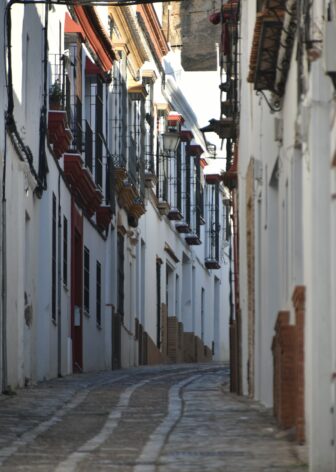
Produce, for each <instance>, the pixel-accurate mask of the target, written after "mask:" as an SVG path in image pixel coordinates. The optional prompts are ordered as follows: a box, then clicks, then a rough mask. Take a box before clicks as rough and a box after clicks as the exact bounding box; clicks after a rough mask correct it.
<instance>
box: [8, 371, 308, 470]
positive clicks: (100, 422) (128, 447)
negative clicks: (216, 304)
mask: <svg viewBox="0 0 336 472" xmlns="http://www.w3.org/2000/svg"><path fill="white" fill-rule="evenodd" d="M227 383H228V369H227V368H226V366H223V365H221V364H216V363H213V364H206V365H195V364H190V365H171V366H158V367H151V368H148V367H142V368H133V369H128V370H123V371H113V372H102V373H97V374H82V375H78V376H73V377H67V378H64V379H59V380H54V381H51V382H44V383H42V384H40V385H38V386H36V387H34V388H28V389H24V390H22V391H19V392H18V395H17V396H14V397H10V398H4V397H0V461H1V462H0V469H1V471H4V472H21V471H24V472H49V471H50V472H54V471H56V472H75V471H77V472H93V471H94V472H96V471H97V472H98V471H102V472H104V471H109V472H110V471H112V472H184V471H185V472H188V471H190V472H207V471H209V472H217V471H218V472H247V471H248V472H307V470H308V469H307V468H306V467H305V466H304V465H303V464H302V463H301V462H300V461H299V460H298V457H297V455H296V451H297V449H296V448H295V446H294V444H293V443H290V442H288V440H287V439H286V437H284V433H283V432H280V431H279V430H278V429H277V428H276V425H275V422H274V420H273V418H272V415H271V412H270V411H269V410H266V409H265V408H263V407H261V406H260V405H259V404H257V403H256V402H251V401H250V400H248V399H245V398H241V397H237V396H234V395H231V394H230V393H229V392H228V388H227Z"/></svg>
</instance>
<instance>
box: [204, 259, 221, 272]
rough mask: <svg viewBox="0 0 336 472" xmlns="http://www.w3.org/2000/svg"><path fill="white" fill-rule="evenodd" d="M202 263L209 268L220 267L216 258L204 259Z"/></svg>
mask: <svg viewBox="0 0 336 472" xmlns="http://www.w3.org/2000/svg"><path fill="white" fill-rule="evenodd" d="M204 265H205V267H206V268H207V269H209V270H218V269H220V268H221V265H220V263H219V262H218V261H217V260H216V259H205V261H204Z"/></svg>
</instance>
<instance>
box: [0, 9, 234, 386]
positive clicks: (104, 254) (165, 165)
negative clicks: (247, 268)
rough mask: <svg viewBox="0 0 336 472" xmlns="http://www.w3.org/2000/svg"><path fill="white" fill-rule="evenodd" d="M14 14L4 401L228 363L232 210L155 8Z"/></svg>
mask: <svg viewBox="0 0 336 472" xmlns="http://www.w3.org/2000/svg"><path fill="white" fill-rule="evenodd" d="M1 8H2V11H1V13H3V15H4V14H5V12H4V11H3V10H4V7H1ZM7 18H8V21H7V24H6V36H5V37H6V54H7V66H6V68H4V67H2V68H1V70H2V71H4V72H2V75H1V78H0V80H1V83H0V85H1V87H0V88H1V96H0V99H1V103H2V104H3V109H5V110H6V132H5V133H2V135H1V138H0V153H1V165H2V167H1V175H2V176H4V177H3V178H4V180H3V181H2V183H3V189H4V192H5V193H4V196H5V198H4V199H3V212H2V216H1V217H2V231H1V247H2V251H1V257H2V271H1V273H2V278H3V291H2V304H1V343H2V351H1V380H2V389H3V391H7V390H8V389H10V388H16V387H17V386H23V385H28V384H30V383H31V382H35V381H40V380H43V379H47V378H51V377H56V376H62V375H67V374H71V373H72V372H82V371H91V370H101V369H110V368H120V367H128V366H134V365H138V364H152V363H159V362H184V361H191V362H195V361H210V360H211V359H212V358H214V359H216V360H226V359H228V348H229V346H228V319H229V311H228V304H227V299H228V278H229V271H228V267H229V265H228V261H227V258H228V256H227V251H228V249H227V248H228V244H229V243H228V240H227V238H226V233H225V231H228V225H229V223H228V221H229V219H228V212H229V209H228V207H227V206H225V205H224V203H223V200H224V191H223V188H222V187H221V185H220V183H219V181H218V182H217V183H215V184H212V183H210V184H207V183H206V181H205V178H204V168H205V167H206V165H207V162H206V159H205V157H203V156H205V155H206V154H204V151H203V148H202V144H203V143H202V137H201V136H200V133H199V131H198V125H197V119H196V117H195V115H194V114H193V112H192V110H191V108H190V107H189V105H188V103H187V101H186V100H185V99H184V96H183V91H181V90H180V88H179V85H178V83H176V81H175V79H174V78H173V77H170V76H169V75H168V74H166V71H165V69H164V65H163V57H164V56H165V55H166V54H167V53H168V52H169V46H168V44H167V42H166V39H165V37H164V35H163V34H162V31H161V28H160V22H159V20H158V17H157V16H156V14H155V10H154V8H153V6H152V5H144V6H138V7H135V6H134V7H123V8H118V7H110V8H107V7H91V6H85V7H82V6H75V7H72V8H69V9H68V8H66V7H62V6H51V7H50V8H49V6H44V5H34V4H31V5H17V4H15V3H14V4H13V5H12V6H11V8H9V9H8V10H7ZM10 21H12V23H13V24H14V22H15V28H14V27H12V28H11V24H10ZM1 40H2V38H1ZM5 83H6V84H7V92H8V93H5V92H6V88H5ZM1 120H3V117H1V118H0V125H1V129H3V130H4V128H5V124H4V122H3V121H1ZM169 133H170V136H169ZM163 135H168V138H169V137H172V135H177V136H178V138H179V140H180V141H179V144H178V147H177V149H176V150H174V151H169V150H167V148H166V147H163ZM3 136H5V140H3Z"/></svg>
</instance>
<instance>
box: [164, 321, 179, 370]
mask: <svg viewBox="0 0 336 472" xmlns="http://www.w3.org/2000/svg"><path fill="white" fill-rule="evenodd" d="M178 334H179V333H178V320H177V318H176V316H169V317H168V341H167V354H168V357H169V359H170V360H171V361H172V362H174V363H176V362H177V358H178Z"/></svg>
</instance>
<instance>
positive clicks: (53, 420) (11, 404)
mask: <svg viewBox="0 0 336 472" xmlns="http://www.w3.org/2000/svg"><path fill="white" fill-rule="evenodd" d="M189 370H190V367H188V366H187V367H183V366H172V367H170V368H169V372H166V371H167V366H164V367H160V368H137V369H128V370H125V371H123V373H122V374H120V371H119V372H118V373H116V372H102V373H98V374H91V375H90V374H84V375H78V376H74V377H67V378H65V379H58V380H53V381H50V382H45V383H42V384H39V385H38V386H37V387H34V388H29V389H25V390H19V391H18V395H17V396H14V397H1V399H2V400H3V401H0V420H1V422H0V424H1V427H0V444H1V445H3V444H4V443H5V442H6V441H5V438H7V443H8V444H7V445H5V446H3V447H2V448H1V449H0V466H2V467H1V469H3V468H4V466H3V464H4V463H5V464H6V469H7V470H13V471H14V470H15V471H17V470H20V469H22V470H26V469H27V467H30V466H28V465H27V464H26V463H25V462H24V461H23V458H26V457H27V458H29V462H30V464H31V467H32V469H29V470H38V469H39V470H42V471H44V470H56V467H57V464H58V463H59V460H60V459H61V462H64V461H63V460H62V457H64V458H68V457H69V459H70V458H71V459H70V461H69V463H68V464H64V463H63V464H62V467H63V469H64V466H66V469H67V470H74V467H75V466H76V464H77V462H78V461H80V460H81V459H82V458H84V457H85V455H84V456H83V453H84V450H85V448H88V449H87V450H86V453H87V454H88V453H89V449H90V448H91V449H92V450H94V449H95V447H94V446H95V444H96V446H97V447H98V446H99V445H100V443H103V442H104V440H105V439H106V437H108V436H109V434H107V433H108V430H109V427H110V426H111V424H112V421H113V415H114V412H113V411H112V412H111V418H110V419H109V420H107V422H106V417H107V416H108V414H109V413H110V410H111V407H112V408H113V407H115V406H116V405H117V402H118V400H119V396H120V395H122V397H121V402H122V403H121V404H119V407H121V408H122V407H123V402H124V401H125V399H127V397H128V396H130V395H131V394H132V393H133V391H134V390H135V388H134V387H140V386H142V385H144V384H145V383H146V382H147V381H150V380H157V379H158V378H159V376H158V374H159V373H161V374H162V373H164V374H163V375H162V377H163V378H165V377H167V376H176V375H179V374H180V372H182V373H183V372H184V371H188V372H189ZM139 377H140V378H142V379H143V378H144V377H147V378H148V379H147V380H141V381H140V382H139V383H138V385H135V383H136V381H137V380H139ZM112 385H113V389H112V388H111V387H112ZM125 388H126V389H127V388H129V390H128V391H126V392H123V389H125ZM78 390H79V391H78ZM129 394H130V395H129ZM34 399H35V402H34ZM6 407H7V408H6ZM125 407H126V405H124V407H123V409H125ZM6 416H7V421H6V422H4V421H3V419H4V417H5V418H6ZM46 416H47V419H45V417H46ZM48 416H49V417H48ZM114 420H115V418H114ZM105 422H106V427H105V432H103V433H102V434H101V435H100V436H99V437H98V436H97V434H99V433H98V432H99V431H100V430H101V428H102V427H103V425H104V423H105ZM4 423H7V424H4ZM20 423H22V424H20ZM92 432H94V433H95V434H93V438H94V439H92V438H91V436H89V437H90V439H88V440H87V436H88V435H92ZM2 433H4V434H2ZM8 433H9V434H8ZM106 434H107V436H106ZM96 436H97V437H96ZM91 439H92V440H91ZM97 440H98V442H97ZM81 447H83V450H81ZM76 453H78V454H76ZM9 459H11V460H9ZM71 463H73V464H74V466H73V467H72V466H71ZM63 469H60V470H63ZM27 470H28V469H27Z"/></svg>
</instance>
